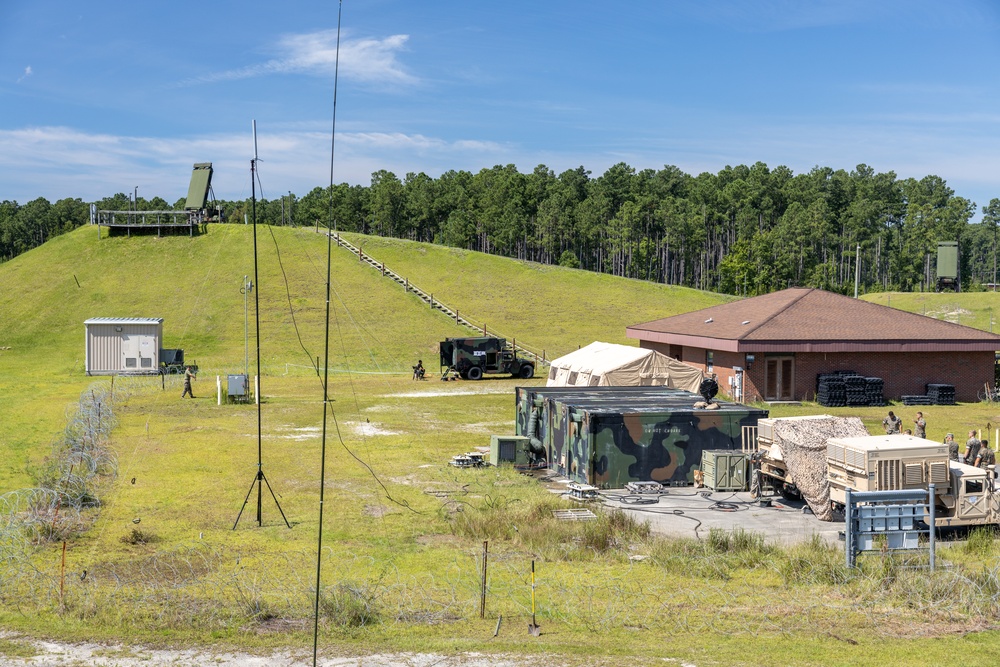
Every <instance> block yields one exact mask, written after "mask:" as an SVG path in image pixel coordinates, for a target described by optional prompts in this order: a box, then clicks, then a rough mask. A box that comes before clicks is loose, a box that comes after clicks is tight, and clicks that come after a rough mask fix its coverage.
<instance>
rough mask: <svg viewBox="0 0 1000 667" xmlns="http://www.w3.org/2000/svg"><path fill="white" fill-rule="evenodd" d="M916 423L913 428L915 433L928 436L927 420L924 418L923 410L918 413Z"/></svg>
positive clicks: (918, 435) (922, 436)
mask: <svg viewBox="0 0 1000 667" xmlns="http://www.w3.org/2000/svg"><path fill="white" fill-rule="evenodd" d="M914 424H915V425H916V428H914V430H913V435H915V436H917V437H918V438H926V437H927V422H926V421H925V420H924V413H923V412H918V413H917V419H916V420H915V421H914Z"/></svg>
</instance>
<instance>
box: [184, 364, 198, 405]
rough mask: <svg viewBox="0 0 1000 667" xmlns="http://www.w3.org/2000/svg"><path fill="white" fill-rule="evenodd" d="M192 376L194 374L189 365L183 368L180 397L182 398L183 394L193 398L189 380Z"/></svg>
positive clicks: (193, 376)
mask: <svg viewBox="0 0 1000 667" xmlns="http://www.w3.org/2000/svg"><path fill="white" fill-rule="evenodd" d="M194 378H195V374H194V373H193V372H192V371H191V367H190V366H188V367H187V368H186V369H184V393H183V394H181V398H184V397H185V396H190V397H191V398H194V392H192V391H191V380H193V379H194Z"/></svg>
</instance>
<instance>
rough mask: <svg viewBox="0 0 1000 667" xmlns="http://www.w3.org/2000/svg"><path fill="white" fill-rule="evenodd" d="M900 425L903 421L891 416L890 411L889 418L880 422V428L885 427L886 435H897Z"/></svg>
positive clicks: (890, 412) (890, 411)
mask: <svg viewBox="0 0 1000 667" xmlns="http://www.w3.org/2000/svg"><path fill="white" fill-rule="evenodd" d="M902 425H903V420H902V419H900V418H899V417H897V416H896V415H894V414H892V410H889V416H888V417H886V418H885V419H883V420H882V426H883V427H885V432H886V434H887V435H892V434H893V433H899V427H900V426H902Z"/></svg>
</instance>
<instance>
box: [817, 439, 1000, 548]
mask: <svg viewBox="0 0 1000 667" xmlns="http://www.w3.org/2000/svg"><path fill="white" fill-rule="evenodd" d="M827 466H828V472H827V475H828V478H829V480H830V502H831V504H832V505H833V506H834V508H836V509H843V506H844V502H845V498H846V494H845V489H847V488H848V487H849V488H851V489H852V490H858V491H897V490H911V489H927V488H929V485H930V484H934V498H935V505H936V509H935V523H936V524H937V526H938V527H942V528H954V527H960V526H983V525H988V524H995V523H998V522H1000V494H998V493H997V488H996V472H995V470H993V469H991V470H983V469H982V468H976V467H974V466H970V465H966V464H964V463H959V462H958V461H950V460H949V459H948V446H947V445H943V444H941V443H939V442H933V441H931V440H924V439H923V438H914V437H912V436H908V435H878V436H868V437H863V438H830V440H829V441H828V442H827Z"/></svg>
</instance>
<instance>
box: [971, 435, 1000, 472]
mask: <svg viewBox="0 0 1000 667" xmlns="http://www.w3.org/2000/svg"><path fill="white" fill-rule="evenodd" d="M996 462H997V457H996V454H994V453H993V450H992V449H990V441H989V440H983V441H982V445H981V446H980V447H979V453H978V454H976V463H975V464H974V465H975V466H976V467H977V468H982V469H983V470H988V469H989V466H992V465H996Z"/></svg>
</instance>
